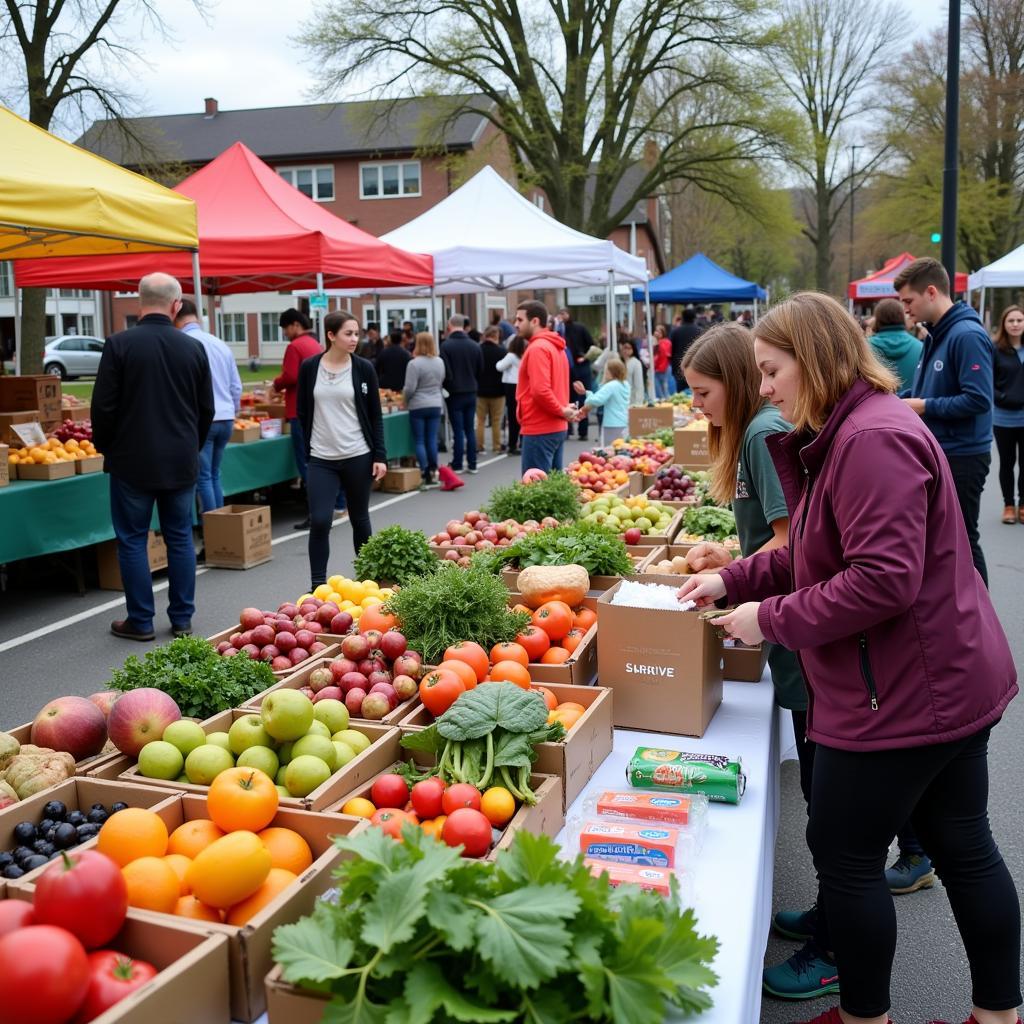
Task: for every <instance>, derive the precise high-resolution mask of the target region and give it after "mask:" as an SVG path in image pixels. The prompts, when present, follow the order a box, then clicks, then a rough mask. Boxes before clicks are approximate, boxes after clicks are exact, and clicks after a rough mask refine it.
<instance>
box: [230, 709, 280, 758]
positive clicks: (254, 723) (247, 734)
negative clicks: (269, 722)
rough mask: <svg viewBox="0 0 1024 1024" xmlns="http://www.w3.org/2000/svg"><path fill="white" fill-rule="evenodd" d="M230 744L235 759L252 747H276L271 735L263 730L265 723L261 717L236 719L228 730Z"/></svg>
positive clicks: (249, 716) (253, 716)
mask: <svg viewBox="0 0 1024 1024" xmlns="http://www.w3.org/2000/svg"><path fill="white" fill-rule="evenodd" d="M228 742H229V743H230V745H231V753H232V754H234V755H235V757H238V755H239V754H241V753H242V751H243V750H248V749H249V748H250V747H272V746H273V745H274V741H273V739H271V737H270V734H269V733H268V732H267V730H266V729H264V728H263V722H262V721H261V719H260V716H259V715H246V716H245V717H244V718H236V719H235V721H233V722H232V723H231V728H230V729H229V730H228Z"/></svg>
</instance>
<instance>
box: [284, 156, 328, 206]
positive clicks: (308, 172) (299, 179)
mask: <svg viewBox="0 0 1024 1024" xmlns="http://www.w3.org/2000/svg"><path fill="white" fill-rule="evenodd" d="M277 173H278V174H280V175H281V177H282V178H284V180H285V181H287V182H288V184H289V185H291V186H293V187H294V188H297V189H298V190H299V191H300V192H301V193H302V194H303V195H304V196H308V197H309V198H310V199H315V200H316V201H317V202H318V203H333V202H334V167H333V166H332V165H331V164H325V165H323V166H321V167H278V168H277Z"/></svg>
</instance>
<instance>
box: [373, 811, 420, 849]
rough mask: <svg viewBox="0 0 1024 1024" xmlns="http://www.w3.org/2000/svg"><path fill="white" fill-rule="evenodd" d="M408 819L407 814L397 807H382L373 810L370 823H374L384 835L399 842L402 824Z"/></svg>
mask: <svg viewBox="0 0 1024 1024" xmlns="http://www.w3.org/2000/svg"><path fill="white" fill-rule="evenodd" d="M410 820H411V819H410V817H409V815H408V814H406V813H405V811H400V810H398V808H397V807H382V808H381V809H380V810H379V811H374V813H373V817H372V818H371V819H370V824H371V825H376V826H377V827H378V828H379V829H381V830H382V831H383V832H384V834H385V835H388V836H391V838H392V839H397V840H398V841H399V842H401V841H402V826H403V825H404V824H405V823H406V822H407V821H410Z"/></svg>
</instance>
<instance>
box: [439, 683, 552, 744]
mask: <svg viewBox="0 0 1024 1024" xmlns="http://www.w3.org/2000/svg"><path fill="white" fill-rule="evenodd" d="M547 720H548V710H547V705H546V704H545V703H544V698H543V697H542V696H541V695H540V694H539V693H537V692H535V691H533V690H523V689H521V688H520V687H518V686H516V685H515V684H514V683H493V684H492V685H490V686H478V687H477V688H476V689H475V690H470V691H469V693H464V694H463V695H462V696H461V697H459V699H458V700H457V701H455V703H454V704H453V705H452V706H451V707H450V708H449V709H448V710H447V711H446V712H445V713H444V714H443V715H441V717H440V718H439V719H438V720H437V731H438V732H439V733H440V734H441V735H442V736H443V737H444V738H445V739H446V740H475V739H479V738H480V737H481V736H486V735H487V734H488V733H489V732H493V731H494V730H495V729H504V730H506V731H507V732H525V733H530V732H533V731H534V730H536V729H540V728H542V727H543V726H544V724H545V723H546V722H547Z"/></svg>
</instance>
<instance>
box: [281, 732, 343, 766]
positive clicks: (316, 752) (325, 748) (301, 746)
mask: <svg viewBox="0 0 1024 1024" xmlns="http://www.w3.org/2000/svg"><path fill="white" fill-rule="evenodd" d="M310 755H312V756H313V757H319V758H320V760H321V761H323V762H324V764H326V765H327V767H328V768H330V769H331V771H332V772H333V771H334V744H333V743H332V742H331V740H330V738H329V737H327V736H317V735H316V734H315V733H312V734H310V735H308V736H303V737H302V739H300V740H296V741H295V746H294V747H292V761H295V760H296V759H297V758H300V757H304V756H310ZM290 763H291V762H289V764H290Z"/></svg>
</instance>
